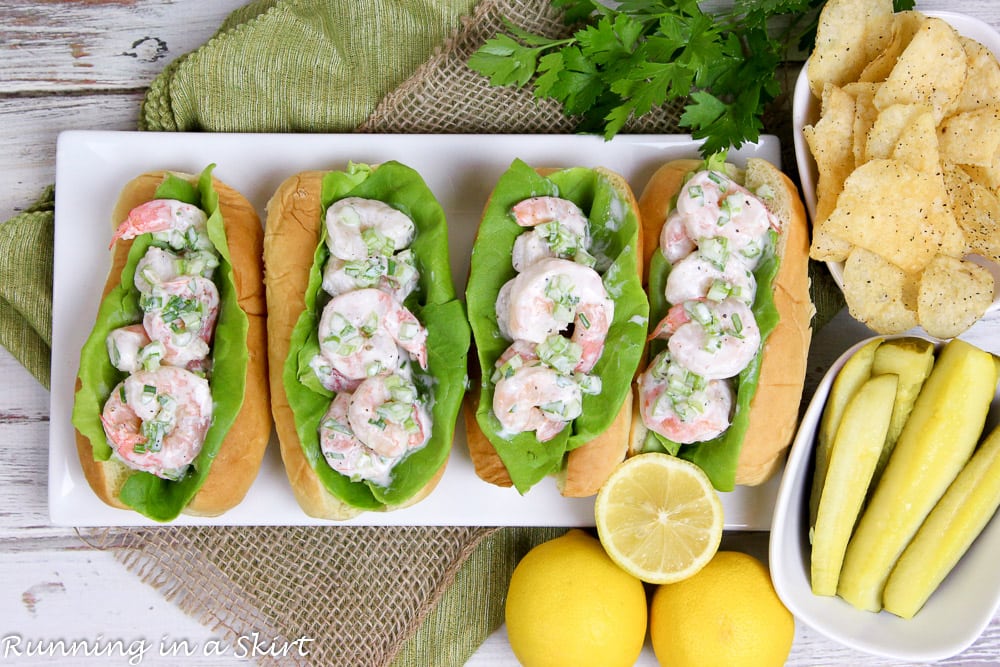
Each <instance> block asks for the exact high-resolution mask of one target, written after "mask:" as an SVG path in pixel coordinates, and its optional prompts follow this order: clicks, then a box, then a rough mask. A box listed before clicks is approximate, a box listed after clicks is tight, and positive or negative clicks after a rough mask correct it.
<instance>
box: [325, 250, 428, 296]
mask: <svg viewBox="0 0 1000 667" xmlns="http://www.w3.org/2000/svg"><path fill="white" fill-rule="evenodd" d="M418 278H419V274H418V273H417V268H416V264H415V259H414V257H413V252H412V251H411V250H409V249H406V250H402V251H400V252H398V253H396V254H395V255H392V256H388V257H387V256H385V255H375V256H373V257H366V258H364V259H358V260H350V261H347V260H343V259H340V258H338V257H330V259H328V260H327V262H326V266H325V267H324V269H323V290H324V291H325V292H326V293H327V294H329V295H330V296H339V295H340V294H343V293H344V292H350V291H351V290H356V289H364V288H366V287H377V288H378V289H380V290H383V291H385V292H389V293H390V294H391V295H392V296H393V297H394V298H395V299H396V300H397V301H400V302H402V301H403V300H404V299H406V297H408V296H409V295H410V294H411V293H412V292H413V290H414V289H416V287H417V279H418Z"/></svg>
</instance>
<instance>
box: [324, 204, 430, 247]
mask: <svg viewBox="0 0 1000 667" xmlns="http://www.w3.org/2000/svg"><path fill="white" fill-rule="evenodd" d="M326 233H327V237H326V245H327V247H328V248H329V249H330V254H332V255H333V256H334V257H337V258H339V259H343V260H361V259H365V258H366V257H371V256H373V255H391V254H393V253H394V252H396V251H397V250H402V249H403V248H405V247H407V246H408V245H410V243H411V242H412V241H413V237H414V235H415V234H416V226H415V225H414V224H413V220H411V219H410V218H409V216H407V215H406V214H405V213H403V212H402V211H399V210H396V209H394V208H393V207H392V206H389V205H388V204H386V203H385V202H382V201H379V200H377V199H364V198H362V197H347V198H345V199H340V200H338V201H336V202H334V203H333V205H332V206H330V208H328V209H327V210H326Z"/></svg>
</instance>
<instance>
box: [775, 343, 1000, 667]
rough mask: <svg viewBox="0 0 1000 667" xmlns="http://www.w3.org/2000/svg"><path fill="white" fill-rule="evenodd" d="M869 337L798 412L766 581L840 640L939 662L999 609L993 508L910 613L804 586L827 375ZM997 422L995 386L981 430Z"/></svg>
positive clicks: (799, 613) (999, 527)
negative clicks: (864, 606) (864, 605)
mask: <svg viewBox="0 0 1000 667" xmlns="http://www.w3.org/2000/svg"><path fill="white" fill-rule="evenodd" d="M896 337H898V336H877V338H886V339H889V338H896ZM869 340H872V339H870V338H869V339H867V340H864V341H861V342H859V343H858V344H856V345H854V346H853V347H851V348H850V349H849V350H847V351H846V352H845V353H844V354H843V355H841V356H840V358H839V359H837V361H836V362H834V364H833V366H832V367H831V368H830V370H829V371H828V372H827V374H826V375H825V376H824V378H823V380H822V381H821V382H820V384H819V386H818V387H817V389H816V393H815V394H814V396H813V399H812V401H811V402H810V403H809V407H808V409H807V410H806V413H805V415H804V416H803V418H802V423H801V425H800V426H799V430H798V433H797V434H796V437H795V440H794V441H793V443H792V447H791V450H790V451H789V455H788V462H787V463H786V465H785V471H784V474H783V477H782V480H781V485H780V486H779V488H778V498H777V501H776V505H775V509H774V517H773V519H772V523H771V535H770V543H769V560H770V571H771V579H772V581H773V582H774V588H775V590H776V591H777V592H778V596H779V597H780V598H781V600H782V602H784V603H785V606H786V607H788V609H789V610H790V611H791V612H792V613H793V614H794V615H795V617H796V618H797V619H799V620H801V621H802V622H804V623H806V624H807V625H809V626H810V627H812V628H813V629H815V630H816V631H817V632H819V633H821V634H823V635H826V636H827V637H829V638H831V639H833V640H835V641H837V642H840V643H841V644H844V645H845V646H849V647H851V648H854V649H857V650H859V651H864V652H866V653H871V654H874V655H879V656H884V657H887V658H892V659H895V660H904V661H919V662H924V661H934V660H943V659H945V658H948V657H951V656H953V655H956V654H958V653H961V652H962V651H964V650H965V649H966V648H968V647H969V646H970V645H971V644H972V643H973V642H975V641H976V639H977V638H978V637H979V635H980V634H982V632H983V630H984V629H985V628H986V626H987V625H989V623H990V620H991V619H992V618H993V616H994V615H995V614H996V612H997V609H1000V567H997V554H1000V513H998V515H995V516H994V517H993V519H992V520H991V521H990V522H989V524H987V526H986V528H985V529H983V532H982V533H981V534H980V535H979V537H978V538H977V539H976V541H975V542H974V543H973V544H972V546H971V547H970V548H969V550H968V551H967V552H966V554H965V555H964V556H963V557H962V559H961V560H960V561H959V562H958V564H957V565H956V566H955V568H954V569H953V570H952V571H951V573H950V574H949V575H948V576H947V577H946V578H945V580H944V581H943V582H942V583H941V585H940V586H939V587H938V589H937V590H936V591H935V592H934V594H933V595H931V597H930V598H929V599H928V600H927V602H926V604H925V605H924V607H923V608H922V609H921V610H920V611H919V612H917V614H916V615H915V616H914V617H913V618H911V619H902V618H900V617H898V616H895V615H893V614H891V613H889V612H887V611H881V612H879V613H877V614H876V613H872V612H868V611H862V610H859V609H855V608H854V607H852V606H851V605H849V604H848V603H847V602H845V601H843V600H842V599H840V598H839V597H825V596H819V595H813V592H812V588H811V586H810V545H809V494H810V486H811V482H812V472H813V465H814V457H813V449H814V445H815V442H816V431H817V429H818V426H819V422H820V418H821V416H822V414H823V408H824V406H825V405H826V400H827V397H828V396H829V394H830V388H831V385H832V384H833V381H834V378H835V377H836V375H837V373H838V372H839V371H840V369H841V368H842V367H843V366H844V363H845V362H846V361H847V359H848V358H850V356H851V355H853V354H854V353H855V352H856V351H857V350H858V349H860V348H861V347H862V346H863V345H865V343H867V342H868V341H869ZM938 345H939V346H940V343H939V344H938ZM998 423H1000V391H998V392H997V395H996V396H995V397H994V399H993V404H992V406H991V408H990V414H989V416H988V417H987V421H986V433H988V432H989V431H991V430H992V429H993V428H996V427H997V426H998Z"/></svg>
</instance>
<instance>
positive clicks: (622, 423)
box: [464, 167, 644, 498]
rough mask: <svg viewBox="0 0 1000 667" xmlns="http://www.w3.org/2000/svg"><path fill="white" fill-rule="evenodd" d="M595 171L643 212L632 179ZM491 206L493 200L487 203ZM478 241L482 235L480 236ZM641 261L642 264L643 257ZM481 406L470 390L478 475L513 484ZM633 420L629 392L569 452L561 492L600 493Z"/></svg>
mask: <svg viewBox="0 0 1000 667" xmlns="http://www.w3.org/2000/svg"><path fill="white" fill-rule="evenodd" d="M536 171H538V173H539V174H541V175H542V176H546V175H548V174H551V173H553V172H555V171H557V170H556V169H551V168H539V169H537V170H536ZM594 171H596V172H598V173H599V174H601V175H602V176H603V177H604V178H605V179H606V180H607V181H608V182H609V183H610V184H611V185H612V187H613V188H614V189H615V191H617V192H618V194H619V195H621V197H622V199H623V200H624V202H625V203H626V206H627V208H630V209H631V210H634V211H636V212H637V216H638V211H639V203H638V202H637V201H636V198H635V194H634V193H633V192H632V188H631V187H630V186H629V184H628V182H627V181H626V180H625V179H624V178H622V176H621V175H620V174H617V173H615V172H613V171H610V170H608V169H604V168H602V167H597V168H595V169H594ZM486 206H487V207H488V206H489V202H487V205H486ZM643 233H644V225H643V223H642V220H641V218H640V221H639V245H638V247H637V248H636V252H637V253H638V252H639V250H640V249H641V248H642V247H643V241H642V236H643ZM477 240H478V238H477ZM639 259H640V261H639V262H638V265H639V266H642V261H641V258H639ZM474 356H475V355H470V371H469V375H470V379H471V382H472V386H473V387H477V386H478V385H479V377H478V375H479V372H478V369H476V368H473V367H472V366H473V365H474V364H473V361H472V358H473V357H474ZM478 407H479V393H478V391H470V392H469V393H468V394H467V395H466V399H465V415H464V416H465V431H466V438H467V440H468V444H469V456H470V457H471V458H472V464H473V466H474V467H475V471H476V475H478V476H479V477H480V478H481V479H483V480H485V481H487V482H489V483H490V484H495V485H497V486H512V485H513V482H512V480H511V478H510V475H509V474H508V473H507V468H506V466H504V464H503V461H502V460H501V458H500V455H499V454H497V451H496V449H495V448H494V447H493V445H492V444H491V443H490V441H489V439H488V438H487V437H486V434H485V433H483V431H482V429H481V428H480V427H479V423H478V422H477V421H476V410H477V409H478ZM631 423H632V397H631V395H627V396H626V399H625V401H624V402H623V403H622V405H621V408H620V409H619V411H618V415H617V416H616V417H615V419H614V421H613V422H612V423H611V425H610V426H609V427H608V428H607V430H606V431H604V433H602V434H601V435H599V436H597V437H596V438H594V439H592V440H590V441H588V442H587V443H585V444H584V445H581V446H580V447H577V448H575V449H573V450H571V451H570V452H569V453H568V454H567V455H566V461H565V465H564V467H563V469H562V470H561V471H560V472H559V474H558V475H557V476H556V485H557V486H558V488H559V492H560V493H561V494H562V495H564V496H567V497H571V498H585V497H588V496H592V495H594V494H596V493H597V491H598V489H600V488H601V485H602V484H603V483H604V480H606V479H607V478H608V476H609V475H610V474H611V472H612V471H613V470H614V469H615V467H616V466H617V465H618V464H619V463H621V462H622V460H624V458H625V454H626V451H627V449H628V436H629V428H630V425H631Z"/></svg>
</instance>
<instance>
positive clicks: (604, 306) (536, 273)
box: [496, 258, 615, 373]
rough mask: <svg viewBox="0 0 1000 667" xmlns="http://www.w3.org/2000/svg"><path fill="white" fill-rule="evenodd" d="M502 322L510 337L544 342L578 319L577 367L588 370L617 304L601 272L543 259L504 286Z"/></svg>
mask: <svg viewBox="0 0 1000 667" xmlns="http://www.w3.org/2000/svg"><path fill="white" fill-rule="evenodd" d="M496 313H497V322H498V324H499V326H500V331H501V333H502V334H503V335H504V336H505V337H507V339H508V340H526V341H529V342H532V343H541V342H543V341H544V340H545V339H546V338H548V337H549V336H551V335H552V334H555V333H559V332H561V331H563V330H565V329H567V328H568V327H569V325H570V324H573V334H572V340H573V342H574V343H576V344H577V345H579V346H580V348H581V350H582V356H581V359H580V363H579V365H578V366H577V368H576V370H577V371H581V372H584V373H586V372H589V371H590V370H591V369H592V368H593V367H594V364H596V363H597V360H598V359H599V358H600V356H601V353H602V352H603V351H604V341H605V339H606V337H607V334H608V329H609V328H610V326H611V322H612V320H613V319H614V313H615V303H614V301H612V300H611V299H610V298H609V297H608V292H607V290H606V289H605V288H604V283H603V282H602V281H601V276H600V274H598V273H597V272H596V271H594V270H593V269H591V268H588V267H586V266H583V265H581V264H577V263H576V262H571V261H569V260H565V259H557V258H548V259H543V260H541V261H539V262H537V263H535V264H533V265H532V266H530V267H529V268H528V269H527V270H526V271H524V272H523V273H520V274H518V275H517V276H516V277H515V278H513V279H512V280H510V281H509V282H508V283H507V284H505V285H504V286H503V288H501V290H500V294H499V295H498V297H497V305H496Z"/></svg>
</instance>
